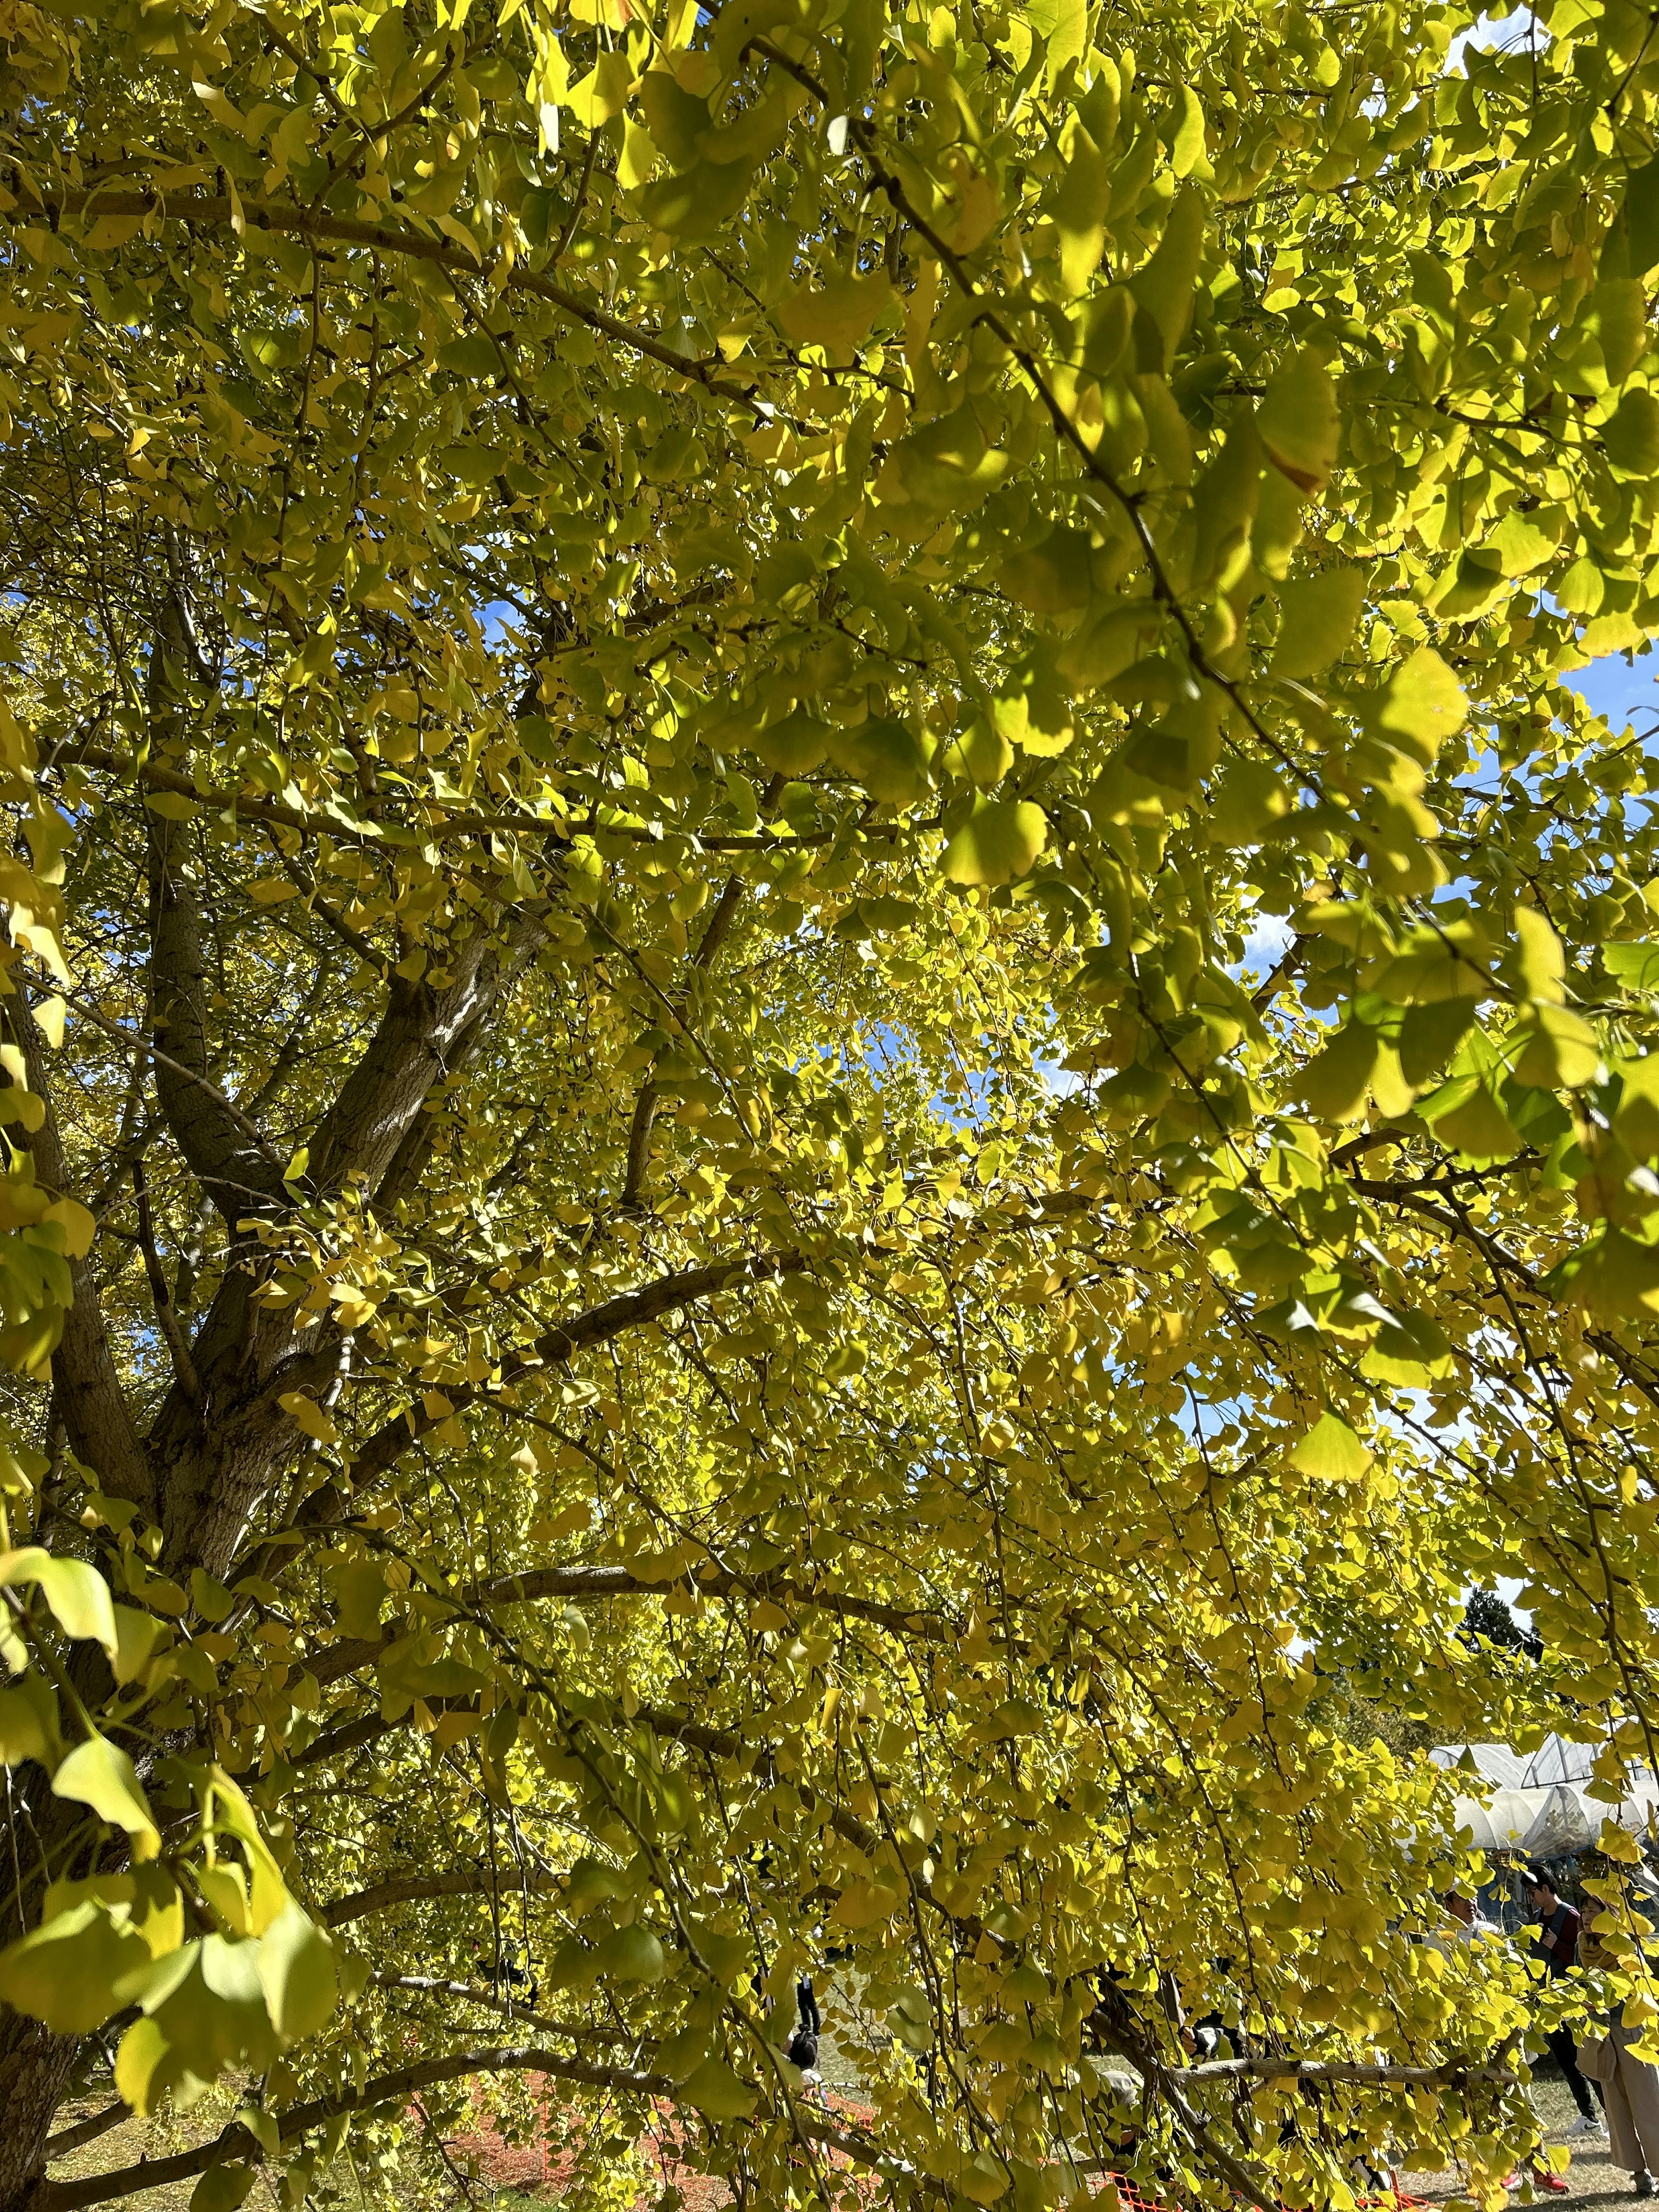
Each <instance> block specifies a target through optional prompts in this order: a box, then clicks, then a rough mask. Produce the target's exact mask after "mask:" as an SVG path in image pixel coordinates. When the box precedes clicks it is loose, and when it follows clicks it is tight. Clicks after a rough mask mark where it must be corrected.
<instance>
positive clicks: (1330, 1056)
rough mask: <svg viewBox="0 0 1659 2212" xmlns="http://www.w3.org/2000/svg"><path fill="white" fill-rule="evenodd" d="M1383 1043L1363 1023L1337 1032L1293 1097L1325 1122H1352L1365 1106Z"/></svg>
mask: <svg viewBox="0 0 1659 2212" xmlns="http://www.w3.org/2000/svg"><path fill="white" fill-rule="evenodd" d="M1381 1048H1382V1040H1381V1038H1380V1037H1379V1036H1377V1034H1376V1030H1372V1029H1367V1028H1366V1027H1365V1025H1364V1023H1363V1022H1350V1023H1348V1024H1347V1025H1346V1027H1345V1028H1343V1029H1340V1030H1338V1031H1337V1033H1336V1035H1335V1036H1334V1038H1333V1039H1332V1040H1331V1042H1330V1043H1329V1044H1328V1045H1327V1046H1326V1048H1325V1049H1324V1051H1323V1052H1322V1053H1321V1054H1319V1056H1318V1058H1317V1059H1316V1060H1313V1061H1311V1062H1310V1064H1309V1066H1307V1067H1305V1068H1304V1070H1303V1072H1302V1077H1301V1080H1300V1081H1299V1082H1298V1084H1297V1089H1296V1095H1297V1097H1298V1098H1300V1099H1302V1100H1303V1101H1304V1103H1305V1104H1306V1105H1307V1106H1308V1108H1309V1109H1310V1111H1311V1112H1313V1113H1315V1114H1316V1115H1318V1116H1319V1117H1320V1119H1321V1120H1322V1121H1352V1120H1354V1119H1355V1117H1356V1116H1357V1115H1358V1114H1359V1113H1360V1112H1361V1110H1362V1109H1363V1108H1364V1103H1365V1099H1366V1097H1367V1094H1368V1093H1369V1091H1370V1082H1371V1076H1372V1073H1373V1072H1374V1071H1375V1069H1376V1062H1377V1054H1378V1053H1379V1051H1380V1050H1381Z"/></svg>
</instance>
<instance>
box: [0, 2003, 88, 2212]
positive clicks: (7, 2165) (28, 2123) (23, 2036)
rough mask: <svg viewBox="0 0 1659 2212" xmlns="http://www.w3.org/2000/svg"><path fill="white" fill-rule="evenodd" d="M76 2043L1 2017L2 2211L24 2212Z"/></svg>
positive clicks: (11, 2015)
mask: <svg viewBox="0 0 1659 2212" xmlns="http://www.w3.org/2000/svg"><path fill="white" fill-rule="evenodd" d="M79 2048H80V2045H79V2040H78V2039H77V2038H76V2037H75V2036H70V2035H53V2034H52V2033H50V2032H49V2031H48V2030H47V2029H46V2028H44V2027H41V2026H40V2022H39V2021H33V2020H26V2019H25V2018H24V2017H23V2015H21V2013H15V2012H11V2011H6V2012H3V2013H0V2212H27V2206H28V2203H29V2200H30V2198H31V2197H33V2195H34V2193H35V2185H36V2184H37V2182H39V2180H40V2176H41V2174H42V2172H43V2171H44V2170H45V2167H46V2138H47V2136H49V2135H50V2134H51V2133H52V2121H53V2119H54V2118H55V2117H56V2115H57V2112H58V2106H59V2105H60V2104H61V2103H62V2102H63V2098H64V2090H65V2089H66V2088H67V2087H68V2086H69V2079H70V2073H71V2071H72V2069H73V2068H74V2065H75V2057H76V2051H78V2049H79Z"/></svg>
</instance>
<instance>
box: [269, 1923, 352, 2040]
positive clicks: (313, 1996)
mask: <svg viewBox="0 0 1659 2212" xmlns="http://www.w3.org/2000/svg"><path fill="white" fill-rule="evenodd" d="M259 1983H260V1986H261V1988H262V1989H263V1990H264V1994H265V2007H266V2009H267V2011H268V2012H269V2013H270V2024H271V2026H272V2027H274V2028H275V2029H276V2033H277V2036H278V2039H280V2040H281V2041H282V2042H283V2043H284V2044H289V2043H294V2042H297V2041H298V2039H300V2037H301V2036H304V2035H314V2034H315V2033H316V2032H317V2030H318V2029H319V2027H322V2026H323V2024H324V2023H325V2021H327V2020H328V2019H329V2017H330V2016H331V2014H332V2012H333V2010H334V2007H335V2003H336V2001H337V1997H338V1995H339V1981H338V1978H337V1974H336V1972H335V1966H334V1947H333V1945H332V1944H331V1942H330V1941H329V1939H328V1937H327V1936H326V1935H325V1933H324V1931H323V1930H322V1929H320V1928H319V1926H318V1925H317V1923H316V1922H315V1921H314V1920H313V1918H312V1917H311V1915H310V1914H309V1913H308V1912H307V1911H304V1910H303V1908H302V1907H301V1906H300V1905H296V1904H294V1903H292V1902H290V1903H289V1905H287V1906H286V1907H285V1908H284V1909H283V1911H281V1912H279V1913H278V1914H277V1916H276V1918H275V1919H274V1920H273V1921H272V1922H271V1923H270V1926H269V1927H268V1928H267V1929H265V1932H264V1935H263V1936H261V1937H260V1938H259Z"/></svg>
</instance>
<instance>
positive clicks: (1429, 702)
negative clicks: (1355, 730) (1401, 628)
mask: <svg viewBox="0 0 1659 2212" xmlns="http://www.w3.org/2000/svg"><path fill="white" fill-rule="evenodd" d="M1466 714H1468V701H1467V700H1466V699H1465V697H1464V696H1463V687H1462V684H1459V682H1458V680H1457V678H1455V676H1454V675H1453V674H1452V672H1451V671H1450V669H1449V668H1448V667H1447V665H1446V664H1445V662H1444V661H1443V659H1441V658H1440V655H1439V654H1438V653H1437V652H1435V650H1434V648H1433V647H1431V646H1427V645H1423V646H1419V647H1418V649H1417V651H1416V652H1415V653H1413V654H1412V656H1411V658H1410V659H1409V660H1407V661H1404V662H1402V663H1401V665H1400V666H1399V667H1398V668H1397V669H1395V672H1394V674H1393V676H1392V677H1391V678H1390V679H1389V684H1388V686H1387V689H1386V690H1384V691H1383V696H1382V697H1381V699H1380V700H1379V701H1378V702H1377V703H1376V707H1375V708H1373V709H1372V720H1373V721H1374V723H1375V725H1376V728H1377V729H1378V730H1380V731H1381V732H1383V734H1384V735H1385V736H1387V737H1389V738H1391V739H1392V740H1393V742H1394V743H1395V744H1397V745H1399V746H1400V747H1401V750H1404V751H1407V752H1410V753H1411V754H1412V755H1413V757H1414V758H1416V759H1417V760H1418V761H1419V762H1420V763H1421V764H1422V765H1423V766H1424V767H1425V768H1431V767H1432V766H1433V764H1434V760H1435V756H1436V755H1437V753H1438V751H1439V750H1440V748H1441V746H1442V745H1443V744H1444V743H1445V741H1446V739H1447V738H1449V737H1450V736H1451V735H1452V734H1453V732H1455V731H1457V730H1461V729H1462V726H1463V720H1464V717H1465V715H1466Z"/></svg>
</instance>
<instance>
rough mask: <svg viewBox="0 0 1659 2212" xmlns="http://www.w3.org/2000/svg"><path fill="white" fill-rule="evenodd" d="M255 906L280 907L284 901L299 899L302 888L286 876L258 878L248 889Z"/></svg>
mask: <svg viewBox="0 0 1659 2212" xmlns="http://www.w3.org/2000/svg"><path fill="white" fill-rule="evenodd" d="M247 895H248V896H249V897H250V898H251V899H252V901H253V903H254V904H255V906H278V905H280V904H281V902H283V899H291V898H298V897H299V896H300V887H299V885H298V884H291V883H289V879H288V878H287V877H286V876H256V877H255V878H254V880H253V881H252V883H251V884H249V885H248V887H247Z"/></svg>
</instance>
